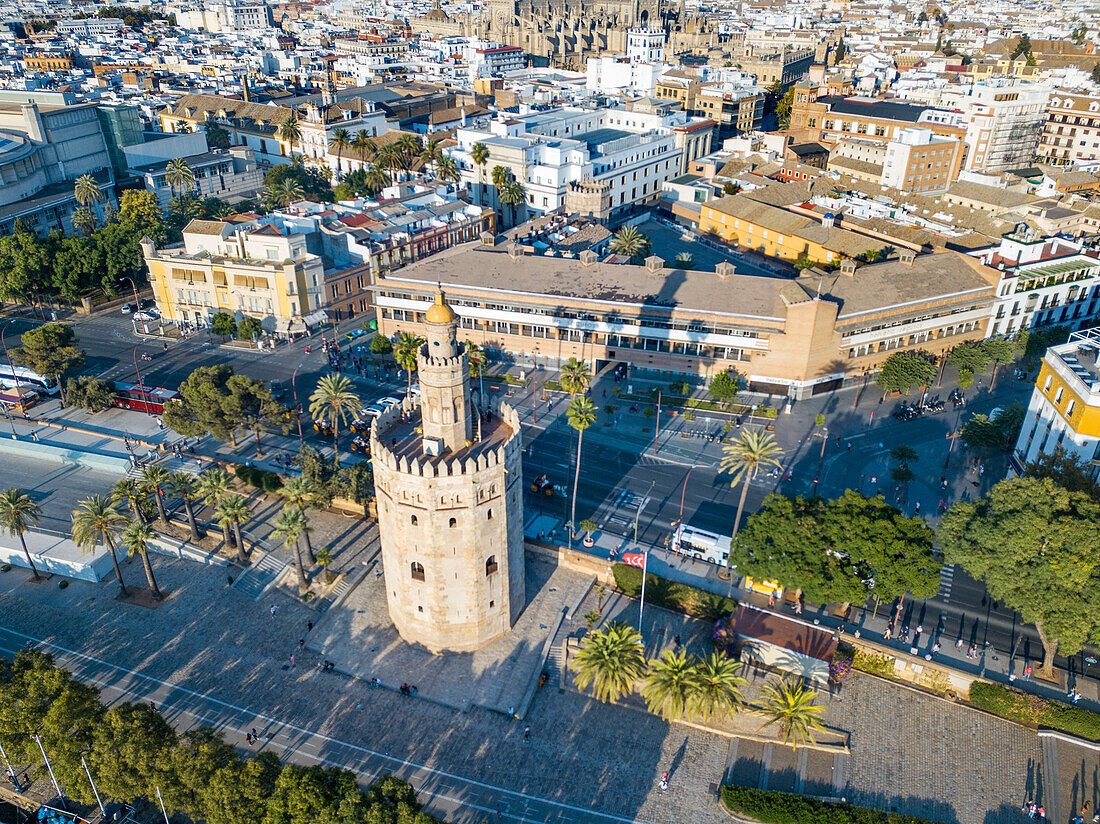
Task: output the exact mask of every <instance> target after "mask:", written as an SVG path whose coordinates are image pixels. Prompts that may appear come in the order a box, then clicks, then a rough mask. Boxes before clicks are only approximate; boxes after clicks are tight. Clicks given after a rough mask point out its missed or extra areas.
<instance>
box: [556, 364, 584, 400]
mask: <svg viewBox="0 0 1100 824" xmlns="http://www.w3.org/2000/svg"><path fill="white" fill-rule="evenodd" d="M559 382H560V383H561V388H562V389H564V390H565V391H566V392H568V393H569V394H570V396H572V397H576V396H577V395H583V394H584V393H585V392H587V391H588V385H589V384H590V383H591V382H592V371H591V370H590V369H589V368H588V364H587V363H585V362H584V361H579V360H577V359H576V358H570V359H569V360H567V361H566V362H565V363H564V364H563V365H562V368H561V378H560V381H559Z"/></svg>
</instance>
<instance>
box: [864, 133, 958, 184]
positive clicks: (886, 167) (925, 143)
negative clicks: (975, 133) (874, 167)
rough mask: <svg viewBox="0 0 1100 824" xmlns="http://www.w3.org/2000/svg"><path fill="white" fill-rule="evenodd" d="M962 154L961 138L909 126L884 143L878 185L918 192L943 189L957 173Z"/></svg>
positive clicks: (952, 180)
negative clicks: (880, 178) (880, 176)
mask: <svg viewBox="0 0 1100 824" xmlns="http://www.w3.org/2000/svg"><path fill="white" fill-rule="evenodd" d="M962 156H963V144H962V142H961V141H959V140H956V139H955V138H953V137H945V136H941V135H937V134H936V133H935V132H933V131H932V130H931V129H925V128H923V127H919V126H910V127H909V128H907V129H902V130H901V133H900V134H899V135H898V136H897V137H896V138H894V139H893V140H891V141H890V142H889V143H887V144H886V151H885V153H884V156H883V162H882V185H883V186H891V187H893V188H895V189H900V190H902V191H905V192H910V191H913V192H920V193H921V194H938V193H941V192H946V191H947V187H948V186H950V185H951V183H952V182H954V180H955V178H956V177H957V176H958V172H959V165H960V163H961V162H962Z"/></svg>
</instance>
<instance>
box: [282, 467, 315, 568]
mask: <svg viewBox="0 0 1100 824" xmlns="http://www.w3.org/2000/svg"><path fill="white" fill-rule="evenodd" d="M279 493H280V494H281V495H282V496H283V497H284V498H286V500H287V503H289V504H290V505H291V506H293V507H295V508H296V509H297V510H298V511H299V512H301V513H302V516H303V517H305V518H306V522H307V523H308V522H309V516H308V515H307V514H306V513H307V510H309V509H311V508H312V507H314V506H316V505H317V487H316V486H315V485H314V483H313V481H311V480H310V479H309V478H306V477H303V476H301V475H299V476H297V477H295V478H291V479H290V480H289V481H287V482H286V483H285V484H284V485H283V488H282V489H280V490H279ZM302 537H303V539H304V541H305V545H306V557H308V558H309V562H310V563H311V564H315V563H317V557H316V556H314V554H313V546H312V545H311V544H310V542H309V532H305V533H304V534H303V536H302Z"/></svg>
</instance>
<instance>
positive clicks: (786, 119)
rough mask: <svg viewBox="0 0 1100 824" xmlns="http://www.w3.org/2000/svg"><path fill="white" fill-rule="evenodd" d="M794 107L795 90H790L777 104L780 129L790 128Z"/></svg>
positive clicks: (776, 111) (776, 113)
mask: <svg viewBox="0 0 1100 824" xmlns="http://www.w3.org/2000/svg"><path fill="white" fill-rule="evenodd" d="M792 105H794V89H788V90H787V93H786V94H785V95H783V96H782V97H781V98H779V102H778V103H776V104H775V116H776V119H777V120H778V121H779V128H780V129H787V128H790V125H791V106H792Z"/></svg>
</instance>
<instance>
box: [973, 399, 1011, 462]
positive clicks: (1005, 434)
mask: <svg viewBox="0 0 1100 824" xmlns="http://www.w3.org/2000/svg"><path fill="white" fill-rule="evenodd" d="M1025 415H1026V410H1025V409H1024V407H1023V405H1022V404H1019V403H1014V404H1012V405H1011V406H1009V407H1007V408H1006V409H1001V410H1000V411H999V412H997V414H996V415H995V416H989V415H981V414H976V415H972V416H971V417H970V419H969V420H968V421H967V422H966V423H965V424H963V428H962V433H961V435H962V439H963V443H965V444H966V445H967V446H969V447H970V448H972V449H987V450H990V451H998V450H999V451H1003V452H1007V451H1008V450H1010V449H1012V447H1013V445H1014V444H1015V443H1016V439H1017V438H1018V437H1019V436H1020V428H1021V427H1022V426H1023V424H1024V417H1025Z"/></svg>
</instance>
